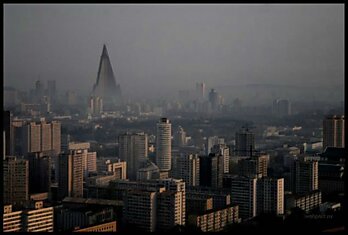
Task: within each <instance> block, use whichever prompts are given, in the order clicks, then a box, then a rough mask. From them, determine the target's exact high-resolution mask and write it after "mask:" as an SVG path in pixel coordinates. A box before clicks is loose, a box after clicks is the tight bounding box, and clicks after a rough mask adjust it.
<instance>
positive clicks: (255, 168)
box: [238, 154, 269, 177]
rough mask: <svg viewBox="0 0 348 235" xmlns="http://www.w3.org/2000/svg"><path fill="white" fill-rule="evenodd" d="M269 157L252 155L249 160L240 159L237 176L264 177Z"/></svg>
mask: <svg viewBox="0 0 348 235" xmlns="http://www.w3.org/2000/svg"><path fill="white" fill-rule="evenodd" d="M268 162H269V155H266V154H262V155H254V156H252V157H251V158H246V159H240V160H239V161H238V174H239V175H241V176H247V177H265V176H267V168H268Z"/></svg>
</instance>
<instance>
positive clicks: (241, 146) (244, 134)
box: [235, 128, 255, 156]
mask: <svg viewBox="0 0 348 235" xmlns="http://www.w3.org/2000/svg"><path fill="white" fill-rule="evenodd" d="M253 151H255V137H254V133H253V132H251V131H250V130H249V129H248V128H243V129H242V130H240V131H238V132H237V133H236V147H235V155H237V156H251V155H252V153H253Z"/></svg>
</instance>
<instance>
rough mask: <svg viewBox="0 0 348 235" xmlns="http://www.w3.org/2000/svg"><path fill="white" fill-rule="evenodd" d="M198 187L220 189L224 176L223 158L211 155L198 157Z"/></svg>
mask: <svg viewBox="0 0 348 235" xmlns="http://www.w3.org/2000/svg"><path fill="white" fill-rule="evenodd" d="M199 161H200V169H199V172H200V179H199V183H200V186H205V187H213V188H222V183H223V175H224V159H223V156H221V155H219V154H215V153H211V154H209V155H208V156H200V157H199Z"/></svg>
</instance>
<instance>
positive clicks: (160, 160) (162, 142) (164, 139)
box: [156, 118, 172, 171]
mask: <svg viewBox="0 0 348 235" xmlns="http://www.w3.org/2000/svg"><path fill="white" fill-rule="evenodd" d="M156 133H157V134H156V164H157V166H158V167H159V168H160V170H161V171H170V169H171V160H172V159H171V158H172V124H171V123H170V121H169V119H167V118H161V119H160V121H159V122H158V123H157V132H156Z"/></svg>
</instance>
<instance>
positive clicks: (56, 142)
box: [51, 121, 61, 155]
mask: <svg viewBox="0 0 348 235" xmlns="http://www.w3.org/2000/svg"><path fill="white" fill-rule="evenodd" d="M51 126H52V127H51V130H52V132H51V134H52V137H51V140H52V150H53V152H54V154H55V155H58V154H59V153H60V151H61V149H60V148H61V123H60V122H58V121H52V122H51Z"/></svg>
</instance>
